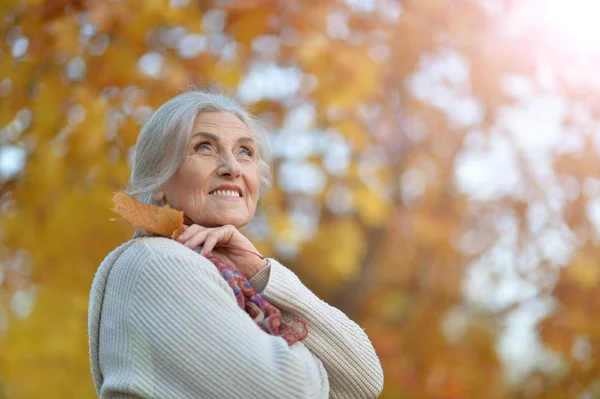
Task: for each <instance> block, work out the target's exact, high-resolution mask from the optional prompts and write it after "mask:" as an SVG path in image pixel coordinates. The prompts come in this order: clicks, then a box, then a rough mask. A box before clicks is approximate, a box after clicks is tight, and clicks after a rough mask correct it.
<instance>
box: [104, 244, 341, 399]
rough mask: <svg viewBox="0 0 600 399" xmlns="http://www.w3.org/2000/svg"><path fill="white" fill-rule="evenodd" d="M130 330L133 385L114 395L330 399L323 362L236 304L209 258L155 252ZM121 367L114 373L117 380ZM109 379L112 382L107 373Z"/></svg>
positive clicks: (142, 277)
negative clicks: (271, 332) (273, 333)
mask: <svg viewBox="0 0 600 399" xmlns="http://www.w3.org/2000/svg"><path fill="white" fill-rule="evenodd" d="M128 325H129V328H130V333H131V334H135V339H134V341H133V348H131V353H132V354H133V357H134V360H133V363H132V364H133V367H132V368H133V370H127V371H128V372H129V373H131V372H133V373H134V375H133V377H132V378H131V384H132V385H129V387H128V389H127V395H125V393H124V392H115V393H114V395H115V396H110V395H107V397H115V398H117V397H118V398H133V397H135V398H175V397H177V398H198V397H256V398H259V397H260V398H270V397H285V398H315V397H318V398H323V397H328V393H329V392H328V390H329V387H328V381H327V377H326V372H325V371H324V369H323V367H322V365H321V363H320V361H319V360H318V359H316V358H315V357H314V356H313V355H312V354H311V353H310V352H309V351H308V349H307V348H306V347H305V346H304V345H303V344H301V343H300V344H296V345H294V346H292V347H289V346H288V345H287V344H286V342H285V341H284V340H283V339H282V338H279V337H274V336H270V335H268V334H266V333H265V332H263V331H262V330H260V328H259V327H258V326H257V325H256V324H255V323H254V321H252V320H251V319H250V317H248V315H247V314H246V313H245V312H244V311H243V310H242V309H240V308H239V307H238V306H237V303H236V301H235V299H234V296H233V293H232V292H231V289H230V288H229V286H228V285H227V283H226V282H225V281H224V280H223V279H222V278H221V276H220V275H219V274H218V272H217V271H216V269H214V266H213V265H212V264H211V263H210V262H209V261H208V260H206V259H205V258H203V257H200V256H198V255H196V254H193V258H192V257H190V256H188V255H186V256H176V255H173V254H171V255H169V256H163V255H154V256H153V257H151V258H150V260H149V261H148V262H147V263H146V264H145V265H144V266H143V269H141V271H140V274H139V276H138V278H137V283H136V287H135V290H134V293H133V296H132V300H131V304H130V310H129V321H128ZM120 371H122V370H119V369H110V370H108V372H109V374H110V373H111V372H112V373H113V376H112V377H113V378H118V376H119V373H120ZM104 372H105V381H110V380H111V375H106V373H107V370H105V371H104Z"/></svg>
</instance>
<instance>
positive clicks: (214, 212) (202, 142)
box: [162, 112, 260, 228]
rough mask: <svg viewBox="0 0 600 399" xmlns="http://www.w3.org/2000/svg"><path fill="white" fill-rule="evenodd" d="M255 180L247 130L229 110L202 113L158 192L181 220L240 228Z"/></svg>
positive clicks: (248, 214)
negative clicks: (180, 157)
mask: <svg viewBox="0 0 600 399" xmlns="http://www.w3.org/2000/svg"><path fill="white" fill-rule="evenodd" d="M259 184H260V171H259V168H258V159H257V149H256V145H255V144H254V140H253V136H252V133H251V131H250V129H248V127H247V126H246V125H245V124H244V123H243V122H242V121H241V120H239V119H238V118H237V117H236V116H235V115H233V114H230V113H226V112H203V113H200V114H198V116H197V117H196V120H195V121H194V128H193V130H192V137H191V140H190V142H189V143H188V147H187V153H186V155H185V158H184V160H183V163H182V164H181V166H179V169H177V172H175V174H174V175H173V176H172V177H171V178H170V179H169V180H168V181H167V183H165V184H164V185H163V187H162V194H164V199H165V200H166V201H167V203H168V204H169V205H170V206H171V207H172V208H175V209H178V210H181V211H183V213H184V215H185V216H186V220H187V223H190V221H191V222H193V223H196V224H199V225H201V226H204V227H216V226H222V225H225V224H231V225H233V226H235V227H237V228H240V227H242V226H244V225H245V224H247V223H248V222H249V221H250V219H252V216H253V215H254V211H255V210H256V203H257V201H258V194H259ZM190 219H191V220H190Z"/></svg>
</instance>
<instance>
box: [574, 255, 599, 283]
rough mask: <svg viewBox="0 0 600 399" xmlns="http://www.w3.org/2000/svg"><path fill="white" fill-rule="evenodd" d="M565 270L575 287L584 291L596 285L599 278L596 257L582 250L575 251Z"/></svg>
mask: <svg viewBox="0 0 600 399" xmlns="http://www.w3.org/2000/svg"><path fill="white" fill-rule="evenodd" d="M566 272H567V275H568V278H569V279H570V280H571V281H572V282H573V283H574V284H575V285H577V287H579V288H581V289H583V290H585V291H589V290H591V289H592V288H594V287H597V286H598V280H599V279H600V265H599V264H598V259H596V258H593V257H591V256H590V255H588V254H587V253H585V252H583V251H581V252H579V253H577V255H576V256H575V259H574V260H573V262H572V263H571V264H570V265H569V266H568V268H567V271H566Z"/></svg>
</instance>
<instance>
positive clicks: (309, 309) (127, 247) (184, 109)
mask: <svg viewBox="0 0 600 399" xmlns="http://www.w3.org/2000/svg"><path fill="white" fill-rule="evenodd" d="M269 178H270V169H269V154H268V151H267V146H266V143H265V137H264V135H263V133H262V132H261V129H260V127H259V126H258V124H257V123H256V122H255V121H254V120H253V119H252V118H251V116H250V115H249V114H248V113H247V112H246V111H245V110H244V109H243V108H242V107H241V106H240V105H238V104H237V103H236V102H235V101H233V100H231V99H229V98H227V97H225V96H222V95H219V94H215V93H210V92H187V93H184V94H181V95H179V96H177V97H175V98H173V99H171V100H170V101H168V102H167V103H165V104H164V105H163V106H162V107H160V108H159V109H158V110H157V111H156V112H155V113H154V114H153V115H152V117H151V118H150V119H149V121H148V122H147V123H146V125H145V126H144V128H143V129H142V132H141V134H140V136H139V138H138V142H137V147H136V156H135V162H134V165H133V170H132V173H131V178H130V182H129V188H128V192H129V194H131V195H133V196H135V197H137V198H138V199H140V200H141V201H143V202H146V203H152V204H155V205H165V204H169V205H170V206H171V207H172V208H175V209H178V210H181V211H183V213H184V220H185V224H186V229H185V231H184V232H183V233H182V234H181V235H180V236H179V237H178V238H177V239H170V238H166V237H159V236H152V234H146V233H144V232H136V236H135V237H134V239H133V240H131V241H129V242H127V243H125V244H123V245H121V246H120V247H118V248H116V249H115V250H114V251H113V252H111V253H110V254H109V255H108V256H107V257H106V259H105V260H104V261H103V262H102V264H101V265H100V268H99V269H98V271H97V273H96V276H95V278H94V282H93V285H92V290H91V294H90V308H89V320H88V328H89V344H90V358H91V366H92V374H93V379H94V384H95V386H96V391H97V393H98V396H99V397H101V398H168V399H171V398H175V399H179V398H182V399H183V398H275V397H277V398H327V397H333V398H375V397H377V396H378V395H379V394H380V393H381V390H382V387H383V373H382V369H381V365H380V362H379V359H378V357H377V355H376V354H375V351H374V350H373V346H372V345H371V342H370V341H369V338H368V337H367V336H366V334H365V333H364V331H363V330H362V329H361V328H360V327H359V326H358V325H357V324H356V323H354V322H353V321H352V320H350V319H348V317H347V316H346V315H344V314H343V313H342V312H340V311H339V310H338V309H336V308H334V307H332V306H330V305H328V304H326V303H325V302H323V301H322V300H320V299H319V298H318V297H317V296H315V295H314V294H313V293H312V292H311V291H310V290H309V289H308V288H307V287H306V286H304V285H303V284H302V282H301V281H300V280H299V279H298V277H297V276H296V275H295V274H294V273H293V272H292V271H290V270H289V269H288V268H286V267H285V266H284V265H282V264H281V263H279V262H278V261H276V260H275V259H265V258H263V257H262V256H261V255H260V254H259V253H258V250H257V249H256V248H255V247H254V245H252V243H251V242H250V241H249V240H248V239H247V238H246V237H245V236H244V235H243V234H242V233H241V232H240V231H239V229H240V228H241V227H243V226H245V225H246V224H247V223H248V222H249V221H250V220H251V219H252V217H253V215H254V212H255V210H256V206H257V202H258V199H259V197H260V195H261V194H262V193H264V191H265V190H266V189H267V188H268V186H269ZM140 233H142V234H140ZM315 267H319V265H315Z"/></svg>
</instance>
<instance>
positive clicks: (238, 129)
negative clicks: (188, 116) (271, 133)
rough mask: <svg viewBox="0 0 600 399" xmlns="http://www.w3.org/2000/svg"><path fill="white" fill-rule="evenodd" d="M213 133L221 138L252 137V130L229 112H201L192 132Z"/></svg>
mask: <svg viewBox="0 0 600 399" xmlns="http://www.w3.org/2000/svg"><path fill="white" fill-rule="evenodd" d="M201 132H204V133H212V134H215V135H217V136H219V137H220V138H221V139H229V140H237V139H238V138H240V137H252V132H251V131H250V129H249V128H248V126H246V125H245V124H244V122H242V121H241V120H240V119H239V118H238V117H237V116H235V115H234V114H231V113H229V112H201V113H199V114H198V116H197V117H196V120H194V127H193V130H192V134H195V133H201Z"/></svg>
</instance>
